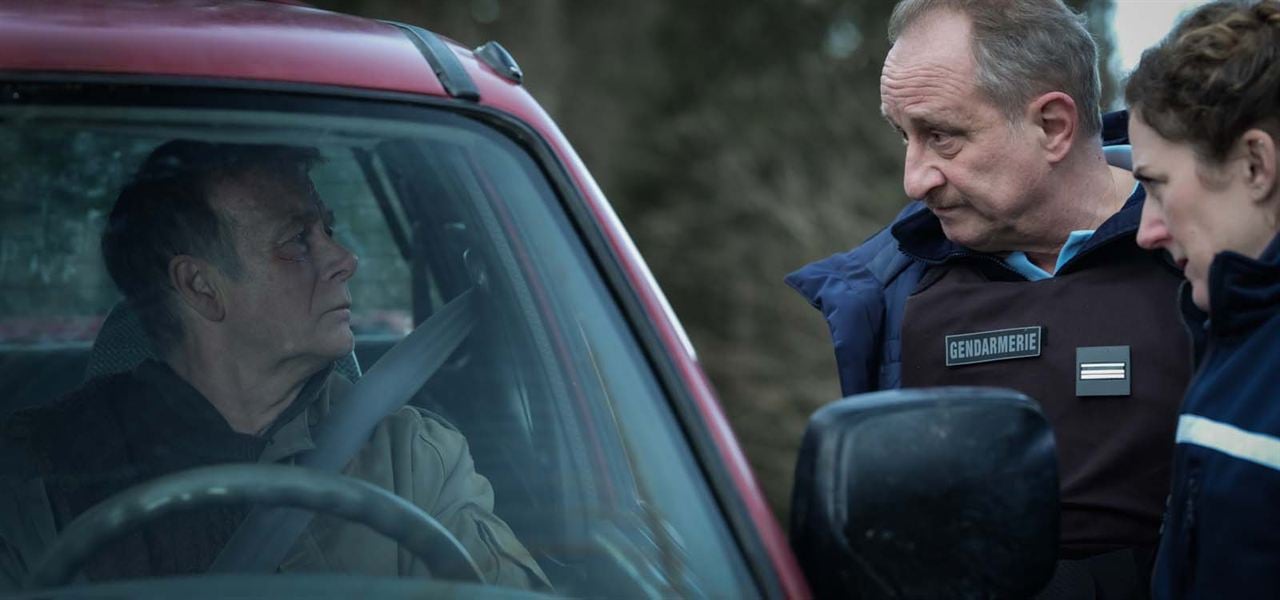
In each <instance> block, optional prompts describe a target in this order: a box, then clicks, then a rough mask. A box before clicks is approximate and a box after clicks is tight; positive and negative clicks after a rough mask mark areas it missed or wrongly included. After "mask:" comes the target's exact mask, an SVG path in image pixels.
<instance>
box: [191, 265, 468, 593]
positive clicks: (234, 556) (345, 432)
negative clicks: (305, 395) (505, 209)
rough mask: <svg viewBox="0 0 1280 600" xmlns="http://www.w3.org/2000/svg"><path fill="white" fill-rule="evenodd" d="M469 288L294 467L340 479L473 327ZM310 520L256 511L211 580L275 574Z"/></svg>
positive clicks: (368, 376)
mask: <svg viewBox="0 0 1280 600" xmlns="http://www.w3.org/2000/svg"><path fill="white" fill-rule="evenodd" d="M476 293H477V292H476V291H475V289H474V288H472V289H468V290H467V291H465V292H463V293H462V294H460V295H459V296H458V297H456V298H454V299H453V300H451V301H449V303H447V304H445V305H444V306H443V307H441V309H440V310H439V311H437V312H436V313H435V314H433V315H431V317H430V318H428V319H427V320H426V321H423V322H422V324H421V325H419V326H418V327H417V328H416V329H414V331H413V332H412V333H410V334H409V335H408V336H407V337H405V338H404V339H403V340H401V341H400V342H399V343H398V344H396V345H395V346H394V347H392V348H391V349H390V350H388V351H387V353H386V354H384V355H383V356H382V358H381V359H379V360H378V362H377V363H375V364H374V365H373V368H372V369H370V370H369V371H368V372H367V373H365V375H364V377H361V378H360V381H358V382H357V383H356V384H355V386H353V387H352V388H351V390H350V392H349V393H348V395H347V398H346V399H345V400H344V401H343V402H341V403H338V404H337V406H336V407H335V408H334V409H333V411H332V412H331V413H330V414H329V416H328V417H326V418H325V419H324V420H323V421H321V422H320V424H319V425H318V426H317V427H316V431H315V434H314V436H313V437H314V440H315V449H314V450H311V451H309V452H307V453H305V454H303V455H302V456H301V457H300V458H299V459H298V461H297V464H298V466H300V467H305V468H310V469H317V470H320V471H327V472H330V473H337V472H338V471H340V470H342V468H343V467H345V466H346V465H347V463H349V462H351V459H352V458H354V457H355V455H356V453H357V452H359V451H360V448H361V447H363V446H364V444H365V442H366V441H368V439H369V436H370V435H372V434H373V430H374V429H375V428H376V427H377V426H378V424H379V423H381V422H382V420H383V419H385V418H386V417H387V416H388V415H390V414H392V413H394V412H395V411H397V410H399V409H400V408H401V407H402V406H404V405H405V404H406V403H408V402H409V400H410V399H411V398H412V397H413V395H414V394H415V393H416V392H417V391H418V389H419V388H421V387H422V386H423V385H424V384H426V382H427V381H428V380H430V379H431V377H432V376H433V375H435V373H436V371H437V370H439V369H440V367H441V366H443V365H444V364H445V362H446V361H447V360H448V359H449V356H450V355H452V354H453V352H454V350H456V349H457V348H458V346H460V345H461V344H462V341H463V340H465V339H466V337H467V335H468V334H469V333H470V332H471V330H472V328H473V327H474V326H475V323H476V320H477V309H476V306H475V305H476V302H477V301H476V299H475V295H476ZM313 516H314V513H312V512H311V511H307V510H300V509H295V508H262V507H255V508H254V509H253V510H251V511H250V512H249V515H248V516H246V517H245V520H244V521H243V522H241V523H240V526H239V527H238V528H236V531H235V533H234V534H232V536H231V539H230V540H229V541H228V542H227V545H226V546H224V547H223V548H222V552H220V553H219V554H218V558H217V559H216V560H214V562H213V565H212V566H210V567H209V572H210V573H232V572H234V573H272V572H274V571H275V570H276V568H277V567H279V566H280V563H281V562H283V561H284V558H285V555H286V554H288V552H289V550H290V549H291V548H292V547H293V544H294V542H295V541H296V540H297V539H298V536H299V535H301V534H302V531H303V530H304V529H306V527H307V525H308V524H309V523H310V522H311V519H312V517H313Z"/></svg>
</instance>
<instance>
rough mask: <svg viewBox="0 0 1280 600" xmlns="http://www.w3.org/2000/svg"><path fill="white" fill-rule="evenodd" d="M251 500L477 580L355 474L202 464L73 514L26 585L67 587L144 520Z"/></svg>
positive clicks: (458, 554) (429, 526) (453, 547)
mask: <svg viewBox="0 0 1280 600" xmlns="http://www.w3.org/2000/svg"><path fill="white" fill-rule="evenodd" d="M239 503H253V504H264V505H269V506H288V507H294V508H300V509H307V510H311V511H315V512H319V513H324V514H331V515H335V516H338V517H343V518H345V519H348V520H351V521H354V522H357V523H360V524H362V525H367V526H369V527H370V528H372V529H373V530H374V531H377V532H379V533H381V534H383V535H385V536H387V537H388V538H390V539H392V540H393V541H395V542H396V543H398V544H400V545H401V546H404V548H405V549H406V550H408V551H409V552H410V553H411V554H413V555H414V556H416V557H417V558H419V559H421V560H422V561H423V563H425V564H426V565H427V567H428V568H429V569H430V570H431V572H432V573H433V574H436V575H439V576H441V577H443V578H446V579H454V580H461V581H468V582H476V583H483V582H484V580H483V578H482V577H481V576H480V569H479V568H478V567H476V563H475V560H473V559H472V558H471V555H470V554H468V553H467V550H466V548H464V547H463V546H462V544H461V543H460V542H459V541H458V538H456V537H454V536H453V534H452V533H450V532H449V530H448V529H445V527H444V526H443V525H441V524H440V522H439V521H437V520H436V519H435V518H434V517H432V516H431V515H429V514H427V513H425V512H423V511H422V509H420V508H418V507H417V506H415V505H413V504H411V503H410V502H409V501H407V500H405V499H403V498H401V497H399V496H396V495H395V494H392V493H391V492H388V491H386V490H384V489H382V488H379V487H377V486H375V485H373V484H370V483H368V482H365V481H361V480H359V479H354V478H351V477H346V476H342V475H333V474H329V473H324V472H319V471H314V470H308V469H305V468H301V467H291V466H284V465H269V464H250V465H246V464H234V465H218V466H213V467H201V468H197V469H191V470H188V471H182V472H180V473H175V474H172V475H167V476H165V477H160V478H158V479H154V480H152V481H148V482H146V483H143V484H140V485H136V486H134V487H131V488H129V489H127V490H125V491H123V492H120V493H118V494H116V495H114V496H112V497H110V498H108V499H106V500H104V501H103V502H101V503H99V504H98V505H96V506H94V507H93V508H91V509H89V510H88V511H86V512H85V513H84V514H82V515H80V516H79V517H77V518H76V519H75V520H74V521H72V522H71V523H70V524H69V525H67V527H66V529H64V530H63V532H62V533H61V534H60V535H59V536H58V539H57V541H56V542H54V544H53V546H52V547H50V548H49V551H48V552H46V553H45V557H44V560H43V562H41V563H40V565H39V566H38V567H37V568H36V569H35V570H34V571H32V572H31V574H30V575H29V576H28V577H27V581H26V584H27V588H28V589H38V588H42V587H52V586H60V585H66V584H67V583H69V582H70V581H71V579H72V577H73V576H74V575H75V574H76V573H77V572H79V570H80V567H82V566H83V565H84V563H85V561H87V560H88V559H89V557H91V556H93V554H94V553H95V552H96V551H98V550H99V549H101V548H102V547H103V546H105V545H106V544H108V543H109V542H111V541H114V540H116V539H119V538H121V537H123V536H124V535H125V534H127V533H129V532H131V531H133V530H134V529H136V528H137V527H139V526H140V525H142V524H143V523H146V522H148V521H151V520H154V519H158V518H160V517H163V516H165V515H169V514H172V513H175V512H180V511H186V510H194V509H200V508H207V507H210V506H217V505H224V504H239Z"/></svg>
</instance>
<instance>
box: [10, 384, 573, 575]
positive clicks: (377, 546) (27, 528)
mask: <svg viewBox="0 0 1280 600" xmlns="http://www.w3.org/2000/svg"><path fill="white" fill-rule="evenodd" d="M350 386H351V384H350V383H348V382H347V381H346V380H345V379H344V378H342V377H341V376H340V375H336V374H332V375H330V376H329V379H328V381H327V382H326V385H325V386H324V388H323V389H322V390H321V391H320V394H319V396H318V397H317V398H316V399H315V401H314V402H313V403H312V404H310V405H309V406H308V407H307V408H306V409H305V410H303V411H301V412H299V413H297V414H296V415H295V416H294V418H293V419H291V420H290V421H289V422H287V423H285V424H283V425H282V426H280V427H279V428H278V430H277V431H276V433H275V434H274V436H272V442H271V444H270V445H268V446H267V447H266V449H265V450H264V451H263V453H262V454H261V455H260V457H259V462H264V463H282V464H292V463H293V462H294V460H295V458H296V457H297V456H298V455H299V453H301V452H304V451H306V450H310V449H312V448H314V447H315V446H314V443H313V441H312V433H313V429H314V428H315V426H316V425H317V424H318V423H320V422H321V420H322V419H324V417H325V416H327V415H328V414H329V412H330V409H331V407H332V405H333V404H334V403H335V402H337V400H335V399H336V398H341V397H344V396H345V392H346V390H347V389H348V388H349V387H350ZM343 473H344V474H345V475H348V476H351V477H355V478H358V479H363V480H365V481H367V482H369V483H372V484H374V485H377V486H379V487H382V488H383V489H386V490H388V491H391V492H393V493H395V494H396V495H398V496H400V497H402V498H404V499H406V500H408V501H410V502H412V503H413V504H415V505H417V506H418V507H420V508H422V509H423V511H425V512H426V513H427V514H429V515H431V516H433V517H435V518H436V519H437V520H438V521H440V523H441V524H442V525H444V526H445V527H446V528H447V529H448V530H449V531H450V532H452V533H453V534H454V536H455V537H457V538H458V541H459V542H461V543H462V546H463V547H464V548H466V550H467V552H468V553H469V554H470V555H471V557H472V558H473V559H474V560H475V562H476V564H477V565H478V566H479V567H480V570H481V573H482V575H483V576H484V580H485V582H486V583H488V584H492V585H500V586H508V587H517V588H524V589H540V590H548V589H550V584H549V583H548V582H547V579H546V576H545V575H544V574H543V573H542V570H541V569H540V568H539V567H538V565H537V563H536V562H534V560H533V558H532V557H531V556H530V554H529V552H528V551H527V550H526V549H525V548H524V546H523V545H522V544H521V543H520V542H519V540H517V539H516V537H515V534H514V533H513V532H512V531H511V529H510V527H508V526H507V524H506V523H504V522H503V521H502V519H500V518H498V517H497V515H495V514H494V513H493V488H492V486H490V484H489V481H488V480H487V479H485V478H484V477H483V476H482V475H480V474H479V473H477V472H476V471H475V465H474V463H473V461H472V458H471V452H470V450H469V449H468V446H467V441H466V438H464V437H463V435H462V434H461V433H460V432H458V431H457V430H456V429H454V428H453V427H451V426H450V425H448V424H446V423H445V422H444V421H443V420H442V419H439V418H438V417H435V416H433V415H431V414H430V413H428V412H426V411H422V410H419V409H416V408H413V407H407V406H406V407H403V408H401V409H400V410H398V411H397V412H396V413H394V414H393V415H391V416H390V417H388V418H387V419H385V420H384V421H383V422H382V423H381V424H380V425H379V426H378V427H377V429H375V431H374V433H373V435H372V437H371V438H370V440H369V442H368V443H367V444H366V445H365V447H364V448H363V449H362V450H361V451H360V453H359V454H358V455H357V456H356V457H355V459H353V460H352V461H351V463H350V464H349V465H347V467H346V468H345V469H343ZM4 487H5V488H7V489H0V591H3V590H6V589H17V588H18V587H19V586H20V585H21V581H22V579H23V578H25V577H26V574H27V573H28V572H29V570H30V569H31V568H34V567H35V566H36V565H38V564H39V563H38V561H39V560H40V559H41V557H43V554H44V552H45V551H46V549H47V548H48V547H49V546H50V545H51V544H52V543H53V541H54V539H55V538H56V536H57V529H56V527H55V524H54V516H53V515H54V512H53V510H52V509H51V506H50V502H49V499H48V496H47V494H46V493H45V491H44V483H43V480H41V479H40V478H34V479H28V480H26V481H23V482H19V483H13V482H10V483H9V484H7V485H5V486H4ZM280 568H281V570H282V571H295V572H303V571H324V572H338V573H360V574H364V575H380V576H397V575H400V576H424V575H429V572H428V570H427V569H426V567H425V566H424V565H422V563H421V561H418V560H416V559H414V558H413V557H412V556H411V555H410V554H409V553H408V552H406V551H404V550H402V549H400V548H399V547H398V545H397V544H396V543H395V542H393V541H391V540H390V539H387V538H386V537H384V536H382V535H381V534H379V533H377V532H375V531H373V530H371V529H369V528H368V527H364V526H362V525H358V524H356V523H352V522H348V521H344V520H342V519H338V518H335V517H330V516H327V515H317V516H316V518H315V519H314V520H312V522H311V524H310V525H309V526H308V528H307V529H306V530H305V531H304V532H303V533H302V535H301V536H300V537H299V539H298V542H297V543H296V545H295V546H294V548H293V550H291V551H290V553H289V555H288V557H287V558H286V559H285V561H284V562H283V564H282V565H281V567H280Z"/></svg>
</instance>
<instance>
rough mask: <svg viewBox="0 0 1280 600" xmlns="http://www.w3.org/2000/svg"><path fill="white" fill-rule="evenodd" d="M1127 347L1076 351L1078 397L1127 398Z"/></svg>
mask: <svg viewBox="0 0 1280 600" xmlns="http://www.w3.org/2000/svg"><path fill="white" fill-rule="evenodd" d="M1129 367H1130V363H1129V347H1128V346H1085V347H1079V348H1076V395H1077V396H1128V395H1129V393H1130V391H1129V388H1130V382H1131V381H1133V374H1132V373H1130V368H1129Z"/></svg>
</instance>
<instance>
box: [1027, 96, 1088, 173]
mask: <svg viewBox="0 0 1280 600" xmlns="http://www.w3.org/2000/svg"><path fill="white" fill-rule="evenodd" d="M1027 119H1028V123H1029V124H1030V125H1031V126H1032V127H1034V128H1035V131H1036V132H1037V133H1039V135H1040V146H1041V148H1043V149H1044V151H1045V154H1046V158H1047V159H1048V160H1049V162H1053V163H1056V162H1058V161H1060V160H1062V159H1063V158H1065V157H1066V156H1067V153H1069V152H1070V151H1071V147H1072V145H1074V144H1075V139H1076V133H1077V128H1078V126H1079V125H1080V117H1079V114H1078V113H1077V112H1076V101H1075V100H1073V99H1072V98H1071V96H1068V95H1067V94H1064V93H1062V92H1049V93H1046V94H1041V95H1040V96H1037V97H1036V98H1035V99H1033V100H1032V101H1031V103H1030V104H1028V105H1027Z"/></svg>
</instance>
